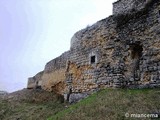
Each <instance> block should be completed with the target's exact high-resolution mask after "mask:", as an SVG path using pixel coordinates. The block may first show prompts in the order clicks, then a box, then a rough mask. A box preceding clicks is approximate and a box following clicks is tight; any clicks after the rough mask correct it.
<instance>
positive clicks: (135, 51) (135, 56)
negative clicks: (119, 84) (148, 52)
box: [131, 43, 143, 81]
mask: <svg viewBox="0 0 160 120" xmlns="http://www.w3.org/2000/svg"><path fill="white" fill-rule="evenodd" d="M142 51H143V47H142V45H141V44H140V43H139V44H134V45H132V46H131V59H132V71H131V72H132V77H133V78H134V81H138V80H140V70H139V63H140V59H141V57H142Z"/></svg>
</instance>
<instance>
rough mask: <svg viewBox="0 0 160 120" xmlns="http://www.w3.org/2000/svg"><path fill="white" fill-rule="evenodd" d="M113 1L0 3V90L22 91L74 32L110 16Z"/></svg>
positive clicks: (24, 0) (67, 45) (18, 0)
mask: <svg viewBox="0 0 160 120" xmlns="http://www.w3.org/2000/svg"><path fill="white" fill-rule="evenodd" d="M114 1H116V0H0V90H6V91H8V92H13V91H15V90H19V89H22V88H25V87H26V86H27V79H28V77H31V76H34V75H35V74H36V73H38V72H39V71H42V70H43V69H44V66H45V64H46V63H47V62H48V61H50V60H51V59H53V58H55V57H57V56H59V55H61V54H62V53H63V52H65V51H67V50H69V48H70V39H71V37H72V36H73V34H74V33H75V32H76V31H78V30H80V29H83V28H85V27H86V26H87V25H91V24H93V23H95V22H96V21H98V20H101V19H103V18H106V17H108V16H109V15H111V14H112V3H113V2H114Z"/></svg>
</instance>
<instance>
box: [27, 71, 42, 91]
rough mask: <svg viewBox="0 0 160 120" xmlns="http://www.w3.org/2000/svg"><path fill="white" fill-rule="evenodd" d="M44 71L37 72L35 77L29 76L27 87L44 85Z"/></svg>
mask: <svg viewBox="0 0 160 120" xmlns="http://www.w3.org/2000/svg"><path fill="white" fill-rule="evenodd" d="M43 73H44V72H43V71H41V72H39V73H37V74H36V75H35V76H34V77H30V78H28V85H27V88H29V89H31V88H36V87H39V86H41V85H42V76H43Z"/></svg>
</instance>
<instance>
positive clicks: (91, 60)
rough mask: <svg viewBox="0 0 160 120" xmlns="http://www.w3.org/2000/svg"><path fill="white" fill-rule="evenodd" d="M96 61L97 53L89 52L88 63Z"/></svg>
mask: <svg viewBox="0 0 160 120" xmlns="http://www.w3.org/2000/svg"><path fill="white" fill-rule="evenodd" d="M96 63H97V53H96V52H91V53H90V54H89V64H96Z"/></svg>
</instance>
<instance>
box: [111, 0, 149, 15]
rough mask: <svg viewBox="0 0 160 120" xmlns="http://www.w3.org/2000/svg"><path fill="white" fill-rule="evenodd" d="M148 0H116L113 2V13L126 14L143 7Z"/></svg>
mask: <svg viewBox="0 0 160 120" xmlns="http://www.w3.org/2000/svg"><path fill="white" fill-rule="evenodd" d="M149 1H150V0H118V1H117V2H115V3H113V14H126V13H128V12H134V11H139V10H141V9H142V8H144V7H145V5H146V3H148V2H149Z"/></svg>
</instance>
